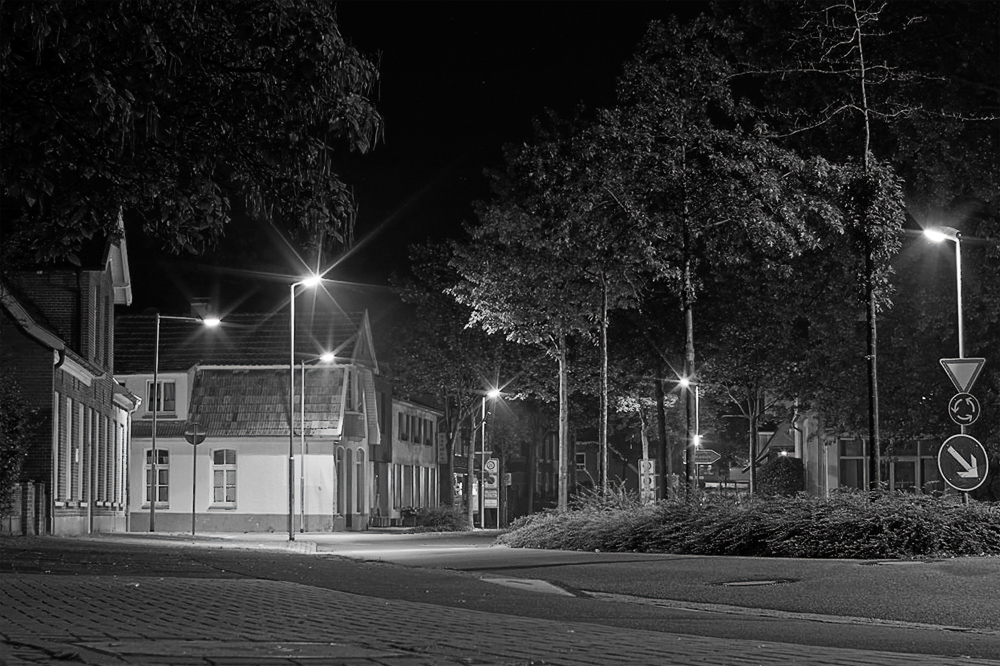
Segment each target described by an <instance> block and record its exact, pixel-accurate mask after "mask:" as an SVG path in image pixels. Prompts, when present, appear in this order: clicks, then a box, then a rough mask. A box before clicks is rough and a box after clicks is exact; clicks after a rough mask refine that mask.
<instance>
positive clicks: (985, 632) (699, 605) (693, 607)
mask: <svg viewBox="0 0 1000 666" xmlns="http://www.w3.org/2000/svg"><path fill="white" fill-rule="evenodd" d="M584 592H585V593H586V594H587V595H588V596H590V597H593V598H594V599H597V600H599V601H617V602H619V603H629V604H641V605H644V606H658V607H660V608H674V609H677V610H690V611H699V612H704V613H725V614H729V615H752V616H755V617H770V618H778V619H782V620H807V621H811V622H825V623H828V624H850V625H867V626H871V625H877V626H880V627H892V628H895V629H922V630H931V631H957V632H961V633H966V634H979V635H982V636H1000V631H996V630H993V629H977V628H973V627H957V626H950V625H945V624H927V623H925V622H906V621H904V620H883V619H881V618H874V617H856V616H852V615H822V614H820V613H798V612H795V611H783V610H775V609H772V608H748V607H746V606H730V605H729V604H712V603H704V602H699V601H680V600H677V599H652V598H649V597H635V596H631V595H628V594H612V593H610V592H592V591H590V590H584Z"/></svg>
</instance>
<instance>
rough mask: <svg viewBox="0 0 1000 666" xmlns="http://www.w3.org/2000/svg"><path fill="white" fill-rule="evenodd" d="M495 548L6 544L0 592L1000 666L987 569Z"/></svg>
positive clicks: (407, 540)
mask: <svg viewBox="0 0 1000 666" xmlns="http://www.w3.org/2000/svg"><path fill="white" fill-rule="evenodd" d="M247 538H248V539H249V538H250V537H247ZM493 538H494V537H493V535H491V534H482V533H480V534H471V535H470V534H465V535H443V536H441V535H431V536H420V535H411V536H406V535H396V534H357V535H301V536H300V537H299V539H298V544H297V546H298V547H304V546H310V547H311V545H312V544H313V543H315V544H316V545H315V549H316V552H315V553H314V554H301V553H293V552H285V551H281V550H263V549H260V548H257V549H255V550H248V549H247V548H249V547H251V546H261V545H263V546H265V547H267V546H269V545H270V546H271V547H274V548H280V547H282V545H284V544H283V539H279V538H278V537H277V536H272V537H269V539H270V541H269V542H268V541H265V542H264V543H263V544H259V543H251V542H250V541H245V542H242V543H241V542H240V541H239V539H236V540H234V539H233V538H231V537H230V538H227V539H222V538H216V537H211V536H208V537H202V538H201V539H199V540H198V546H199V547H195V545H194V543H193V542H192V541H191V540H189V539H185V538H183V537H180V536H177V537H168V536H159V537H154V538H149V537H144V536H143V535H127V536H119V537H95V539H94V540H85V539H31V538H28V539H13V540H5V541H3V542H2V555H3V557H2V558H0V577H2V575H3V574H4V573H8V572H9V573H17V574H46V575H72V576H81V575H86V576H139V577H141V576H154V577H160V579H161V580H162V578H163V577H171V578H183V579H234V580H258V581H283V582H288V583H296V584H300V585H305V586H309V587H311V588H316V589H328V590H338V591H342V592H349V593H354V594H359V595H364V596H365V597H375V598H382V599H387V600H399V601H408V602H422V603H426V604H433V605H436V606H443V607H451V608H457V609H469V610H477V611H485V612H490V613H498V614H501V615H505V616H517V617H525V618H538V619H544V620H559V621H567V622H587V623H592V624H600V625H605V626H608V627H617V628H621V629H624V630H637V631H638V630H644V631H655V632H670V633H677V634H687V635H693V636H707V637H718V638H727V639H752V640H755V641H777V642H782V643H788V644H794V645H806V646H827V647H840V648H858V649H866V650H883V651H890V652H898V653H908V654H913V655H941V656H949V657H960V656H961V657H976V658H984V659H997V660H1000V559H998V558H968V559H955V560H945V561H931V562H922V563H905V564H904V563H891V564H890V563H884V562H871V561H853V560H847V561H815V560H784V559H781V560H779V559H761V558H721V557H685V556H671V555H650V554H637V553H592V552H568V551H540V550H522V549H510V548H506V547H497V546H493V545H492V543H493ZM206 546H207V547H206ZM224 546H225V547H224ZM240 546H242V547H240ZM535 581H540V583H539V582H535Z"/></svg>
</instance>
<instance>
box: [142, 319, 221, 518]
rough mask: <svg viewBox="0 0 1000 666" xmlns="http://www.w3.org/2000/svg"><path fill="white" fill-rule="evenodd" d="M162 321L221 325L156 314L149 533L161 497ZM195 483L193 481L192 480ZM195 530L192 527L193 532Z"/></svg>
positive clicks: (201, 320) (213, 321)
mask: <svg viewBox="0 0 1000 666" xmlns="http://www.w3.org/2000/svg"><path fill="white" fill-rule="evenodd" d="M161 319H173V320H175V321H193V322H196V323H200V324H202V325H203V326H207V327H208V328H214V327H216V326H218V325H219V319H218V318H217V317H206V318H204V319H199V318H198V317H172V316H169V315H161V314H160V313H159V312H157V313H156V338H155V342H154V345H153V397H152V403H153V405H152V406H153V428H152V433H151V435H150V440H151V445H150V449H151V450H150V452H149V531H150V532H155V531H156V499H157V497H158V496H159V488H158V486H159V484H158V483H157V478H156V476H157V470H156V455H157V451H156V414H157V412H158V411H159V402H160V398H161V395H160V383H159V380H160V320H161ZM195 455H197V449H196V450H195ZM192 481H193V479H192ZM193 530H194V528H193V526H192V531H193Z"/></svg>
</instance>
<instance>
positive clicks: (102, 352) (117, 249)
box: [0, 239, 140, 535]
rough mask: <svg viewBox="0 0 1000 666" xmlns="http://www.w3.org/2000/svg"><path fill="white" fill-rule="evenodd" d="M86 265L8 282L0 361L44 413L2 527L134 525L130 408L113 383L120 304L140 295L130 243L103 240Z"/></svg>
mask: <svg viewBox="0 0 1000 666" xmlns="http://www.w3.org/2000/svg"><path fill="white" fill-rule="evenodd" d="M79 259H80V262H79V265H68V264H67V265H54V266H51V267H46V268H45V269H44V270H38V271H25V272H12V273H7V274H5V276H4V279H3V281H0V367H2V369H3V370H4V372H5V374H8V376H11V377H13V379H14V381H16V382H17V384H18V385H19V386H20V388H21V390H22V392H23V394H24V395H25V396H26V397H27V398H28V399H29V401H30V403H31V404H32V405H33V406H34V407H36V408H37V409H38V415H39V419H40V420H39V422H38V427H37V428H35V429H34V431H33V437H32V439H31V442H30V445H29V452H28V458H27V460H26V462H25V466H24V468H23V471H22V475H21V479H20V483H19V487H18V488H17V489H16V491H15V508H14V512H13V515H12V516H11V517H10V519H9V520H8V521H5V522H6V524H5V525H3V526H0V530H3V531H9V532H12V533H15V534H56V535H59V534H83V533H89V532H118V531H124V530H125V529H126V523H127V517H126V512H125V500H126V496H127V476H126V470H127V468H128V442H129V437H130V431H131V413H132V411H134V410H135V409H136V408H137V406H138V404H139V402H140V400H139V399H138V398H137V397H136V396H135V395H134V394H132V393H130V392H129V391H127V390H126V389H125V388H124V387H123V386H121V385H120V384H118V383H117V382H116V381H115V379H114V375H113V372H114V351H115V343H114V326H113V322H114V307H115V306H116V305H128V304H130V303H131V300H132V288H131V283H130V278H129V269H128V253H127V250H126V246H125V241H124V239H123V240H121V241H117V242H110V241H102V242H95V243H94V244H92V245H91V246H90V247H87V248H84V250H83V251H82V252H81V253H80V255H79Z"/></svg>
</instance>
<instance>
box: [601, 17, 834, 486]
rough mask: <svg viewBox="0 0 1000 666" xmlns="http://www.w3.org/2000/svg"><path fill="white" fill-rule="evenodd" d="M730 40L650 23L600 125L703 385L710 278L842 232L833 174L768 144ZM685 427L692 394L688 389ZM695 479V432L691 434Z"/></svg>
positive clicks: (719, 30)
mask: <svg viewBox="0 0 1000 666" xmlns="http://www.w3.org/2000/svg"><path fill="white" fill-rule="evenodd" d="M733 37H734V35H733V34H732V32H731V29H730V28H729V27H728V26H727V25H725V24H718V23H716V22H714V21H712V20H710V19H708V18H705V17H700V18H698V19H696V20H694V21H692V22H691V23H689V24H687V25H685V26H681V25H679V24H678V23H677V22H676V21H674V22H671V23H669V24H660V23H653V24H652V25H651V26H650V28H649V30H648V32H647V35H646V37H645V39H644V40H643V41H642V43H641V44H640V45H639V47H638V49H637V50H636V54H635V56H634V57H633V58H632V60H631V61H629V63H627V65H626V68H625V73H624V75H623V77H622V80H621V84H620V92H619V102H618V105H617V106H616V107H615V108H614V109H611V110H608V111H607V112H606V113H604V114H603V115H602V117H601V119H600V123H601V124H602V126H603V128H604V135H605V137H607V143H608V145H610V146H614V148H613V149H611V150H608V155H615V156H616V157H615V159H614V163H613V166H614V169H608V170H607V171H606V173H608V174H610V175H609V177H608V179H607V182H606V185H605V187H606V188H607V189H608V190H609V191H611V192H612V193H613V194H614V196H615V199H616V201H618V202H619V203H620V205H621V207H622V209H623V210H625V211H627V212H628V214H629V215H630V216H636V217H640V218H642V219H643V220H645V221H646V227H647V229H649V235H650V246H649V247H650V248H651V252H650V254H649V266H650V268H651V272H652V276H653V278H654V279H655V280H659V281H662V282H663V283H665V284H666V285H667V286H668V288H669V289H670V291H671V292H672V293H673V294H674V295H675V297H676V299H677V300H678V301H679V303H680V308H681V312H682V316H683V319H684V327H685V343H684V370H683V373H684V376H685V377H687V378H688V379H689V380H691V381H697V376H698V374H699V373H698V368H697V365H696V357H695V322H694V310H695V303H696V302H697V300H698V298H699V295H700V293H701V291H702V289H703V286H704V284H705V275H706V274H710V273H711V272H713V271H718V270H722V269H725V268H726V267H739V266H745V265H747V264H748V263H749V262H752V261H758V262H774V261H780V260H783V259H784V258H785V257H788V256H791V255H794V254H795V253H797V252H800V251H801V250H802V249H803V248H808V247H810V246H814V245H815V244H816V242H817V238H818V233H819V230H820V229H825V228H828V227H831V226H832V227H837V226H839V225H840V224H841V212H840V210H839V209H838V208H837V207H836V205H835V204H834V203H832V202H831V201H829V199H828V196H827V195H828V192H827V191H826V190H825V187H824V186H823V184H822V182H823V180H824V178H826V177H827V176H828V175H829V174H830V172H831V171H832V168H831V166H830V165H829V164H827V163H826V162H825V161H823V160H812V161H804V160H801V159H800V158H798V157H797V156H796V155H795V154H794V153H792V152H790V151H787V150H783V149H780V148H778V147H777V146H776V145H775V144H774V143H773V142H771V141H769V140H767V139H766V138H765V137H763V136H762V133H761V131H760V128H759V127H758V126H757V119H756V117H755V116H754V114H753V113H752V109H751V108H750V107H748V106H746V105H744V104H742V103H741V102H740V100H739V98H738V96H737V95H736V94H735V91H734V88H733V85H734V83H733V81H734V79H733V75H734V74H735V70H734V69H733V66H732V64H731V63H730V61H729V60H728V59H727V57H726V55H725V54H726V53H727V46H726V44H727V43H729V42H730V41H731V40H732V39H733ZM687 410H688V413H689V421H690V422H692V423H693V421H694V410H695V405H694V396H693V392H690V391H689V392H688V397H687ZM688 448H689V455H688V479H689V482H690V483H692V484H693V483H694V474H693V465H694V462H693V460H694V455H693V448H694V433H693V431H689V433H688Z"/></svg>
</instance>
